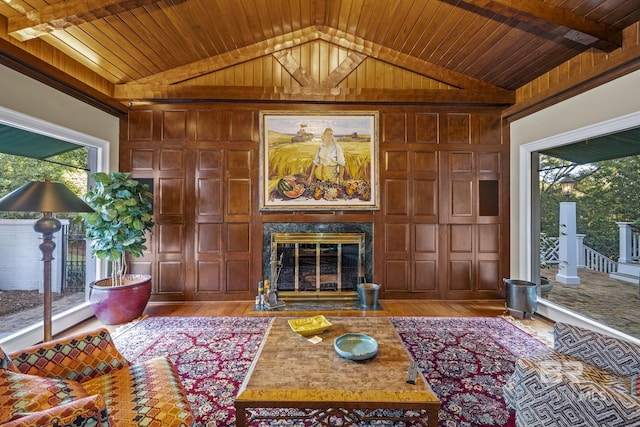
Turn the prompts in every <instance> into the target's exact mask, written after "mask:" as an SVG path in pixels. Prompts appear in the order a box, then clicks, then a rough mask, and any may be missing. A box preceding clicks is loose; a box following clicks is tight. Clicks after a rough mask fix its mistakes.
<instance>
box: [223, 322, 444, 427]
mask: <svg viewBox="0 0 640 427" xmlns="http://www.w3.org/2000/svg"><path fill="white" fill-rule="evenodd" d="M328 320H329V321H330V322H331V323H332V324H333V326H331V327H330V328H329V329H328V330H326V331H325V332H324V333H322V334H319V336H320V337H321V338H322V339H323V340H322V342H320V343H318V344H312V343H310V342H309V341H308V340H307V338H308V337H303V336H301V335H298V334H296V333H295V332H293V331H292V330H291V328H290V327H289V324H288V323H287V319H285V318H282V317H278V318H275V319H274V321H273V323H272V325H271V328H270V330H269V331H268V332H267V333H268V335H267V338H266V340H264V342H263V344H262V347H261V349H260V350H259V353H258V356H257V357H256V358H255V359H254V362H253V365H252V366H251V368H250V370H249V372H248V374H247V376H246V378H245V380H244V382H243V384H242V386H241V387H240V390H239V392H238V396H237V397H236V401H235V409H236V425H237V426H238V427H245V426H246V425H247V423H252V422H254V421H257V420H261V419H285V418H295V419H305V420H313V421H315V422H316V423H317V424H319V425H329V423H328V419H329V418H331V417H338V418H342V419H343V422H344V424H343V425H345V426H355V425H359V423H361V422H362V421H366V420H373V419H381V417H380V414H379V413H376V412H374V411H373V410H375V409H389V410H392V409H396V410H412V413H408V414H406V413H404V412H402V411H394V414H393V415H390V416H389V417H387V415H384V416H383V418H382V419H389V420H404V421H408V420H411V421H414V422H415V423H416V424H418V425H422V426H429V427H436V426H437V425H438V410H439V409H440V401H439V400H438V398H437V397H436V396H435V395H434V394H433V392H432V391H431V389H430V388H429V386H428V384H427V383H426V381H425V380H424V378H423V377H422V375H421V374H418V378H417V381H416V384H407V383H406V375H407V368H408V366H409V362H410V356H409V354H408V352H407V350H406V349H405V348H404V346H403V345H402V343H401V341H400V337H399V336H398V335H397V333H396V331H395V329H394V328H393V326H392V325H391V323H390V322H389V320H388V319H387V318H384V317H365V318H362V317H335V318H329V319H328ZM348 332H361V333H364V334H367V335H369V336H371V337H373V338H375V339H376V341H377V342H378V354H377V355H376V357H375V358H373V359H370V360H368V361H360V362H356V361H352V360H348V359H344V358H342V357H340V356H339V355H338V354H337V353H336V352H335V350H334V348H333V342H334V340H335V339H336V338H337V337H339V336H340V335H342V334H345V333H348ZM248 408H251V409H259V408H296V411H295V414H283V411H280V412H279V413H278V416H273V415H272V414H270V413H268V412H267V413H265V412H264V411H255V410H252V411H247V409H248ZM354 410H359V411H358V412H357V413H356V412H354ZM415 411H418V412H415ZM395 412H398V413H397V414H396V413H395ZM418 414H419V415H418ZM396 415H397V416H396ZM247 416H249V419H247ZM425 418H426V420H425Z"/></svg>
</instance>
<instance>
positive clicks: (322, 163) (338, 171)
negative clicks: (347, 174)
mask: <svg viewBox="0 0 640 427" xmlns="http://www.w3.org/2000/svg"><path fill="white" fill-rule="evenodd" d="M345 164H346V162H345V159H344V152H343V151H342V147H341V146H340V145H338V143H337V142H336V138H335V137H334V136H333V129H331V128H326V129H325V130H324V132H323V133H322V143H321V144H320V146H318V151H317V152H316V156H315V158H314V159H313V163H312V164H311V172H310V173H309V179H308V183H309V184H310V183H311V182H313V179H314V177H315V178H316V179H317V180H318V181H328V182H332V183H337V184H340V183H342V180H343V174H344V167H345Z"/></svg>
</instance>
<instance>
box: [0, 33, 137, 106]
mask: <svg viewBox="0 0 640 427" xmlns="http://www.w3.org/2000/svg"><path fill="white" fill-rule="evenodd" d="M0 64H4V65H7V66H9V67H11V68H13V69H15V70H17V71H19V72H21V73H22V74H25V75H27V76H29V77H32V78H34V79H36V80H38V81H40V82H42V83H44V84H46V85H49V86H51V87H53V88H55V89H58V90H60V91H62V92H64V93H66V94H68V95H70V96H73V97H75V98H77V99H80V100H82V101H84V102H86V103H87V104H89V105H92V106H94V107H96V108H99V109H101V110H103V111H106V112H107V113H109V114H111V115H114V116H118V117H122V116H124V115H126V113H127V108H126V107H125V106H124V105H123V104H122V103H121V102H119V101H117V100H116V99H115V98H113V97H112V96H111V95H112V94H111V92H112V91H113V90H114V87H113V86H112V85H111V84H110V83H106V84H108V85H109V90H108V92H109V93H104V92H101V91H99V90H97V89H96V88H94V87H93V86H92V85H90V84H87V83H85V82H84V81H81V80H79V79H77V78H76V77H73V76H71V75H69V74H68V73H66V72H64V71H62V70H60V69H59V68H56V67H55V66H53V65H52V64H51V63H50V62H47V61H43V60H42V59H40V58H38V57H36V56H34V55H32V54H30V53H28V52H26V51H24V50H23V49H21V48H20V47H18V46H16V45H15V44H13V43H11V42H10V41H8V40H5V39H4V38H2V37H0ZM86 70H87V72H90V73H93V71H90V70H89V69H86ZM100 79H102V77H100V76H98V75H97V74H96V80H100ZM85 80H87V78H85Z"/></svg>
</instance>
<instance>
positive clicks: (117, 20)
mask: <svg viewBox="0 0 640 427" xmlns="http://www.w3.org/2000/svg"><path fill="white" fill-rule="evenodd" d="M106 21H107V22H108V23H109V24H110V25H111V26H112V27H113V28H114V29H115V30H116V31H118V32H120V34H128V36H127V38H128V40H129V42H130V43H131V44H132V45H133V46H134V47H135V48H136V49H137V51H138V52H139V53H140V55H143V56H144V57H145V58H146V59H147V60H148V61H149V62H150V64H152V65H150V69H152V68H157V70H155V71H153V70H152V71H151V72H152V73H159V72H160V71H162V70H166V69H167V68H171V67H173V64H172V62H170V58H169V55H165V53H166V49H167V46H165V45H164V44H162V42H160V41H159V40H158V38H157V33H156V32H155V31H153V30H152V29H151V28H148V27H147V26H146V25H142V24H141V23H140V21H139V20H138V19H137V17H136V16H135V15H134V14H133V13H131V12H125V13H122V14H119V15H118V16H111V17H108V18H106ZM136 23H138V24H140V25H136Z"/></svg>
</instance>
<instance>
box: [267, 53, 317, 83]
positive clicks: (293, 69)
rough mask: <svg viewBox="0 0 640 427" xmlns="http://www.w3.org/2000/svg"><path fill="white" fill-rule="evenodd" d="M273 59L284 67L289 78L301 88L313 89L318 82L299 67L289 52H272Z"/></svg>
mask: <svg viewBox="0 0 640 427" xmlns="http://www.w3.org/2000/svg"><path fill="white" fill-rule="evenodd" d="M273 57H274V58H275V59H276V61H278V62H279V63H280V65H282V66H283V67H284V69H285V70H287V72H288V73H289V74H291V77H293V78H294V79H295V80H296V81H297V82H298V83H300V86H302V87H315V86H318V82H317V81H316V80H315V79H314V78H313V77H312V76H311V75H310V74H309V73H308V72H307V70H305V69H304V67H302V66H301V65H300V63H299V62H298V61H296V59H295V58H294V57H293V55H291V52H289V51H286V50H281V51H279V52H274V53H273Z"/></svg>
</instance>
